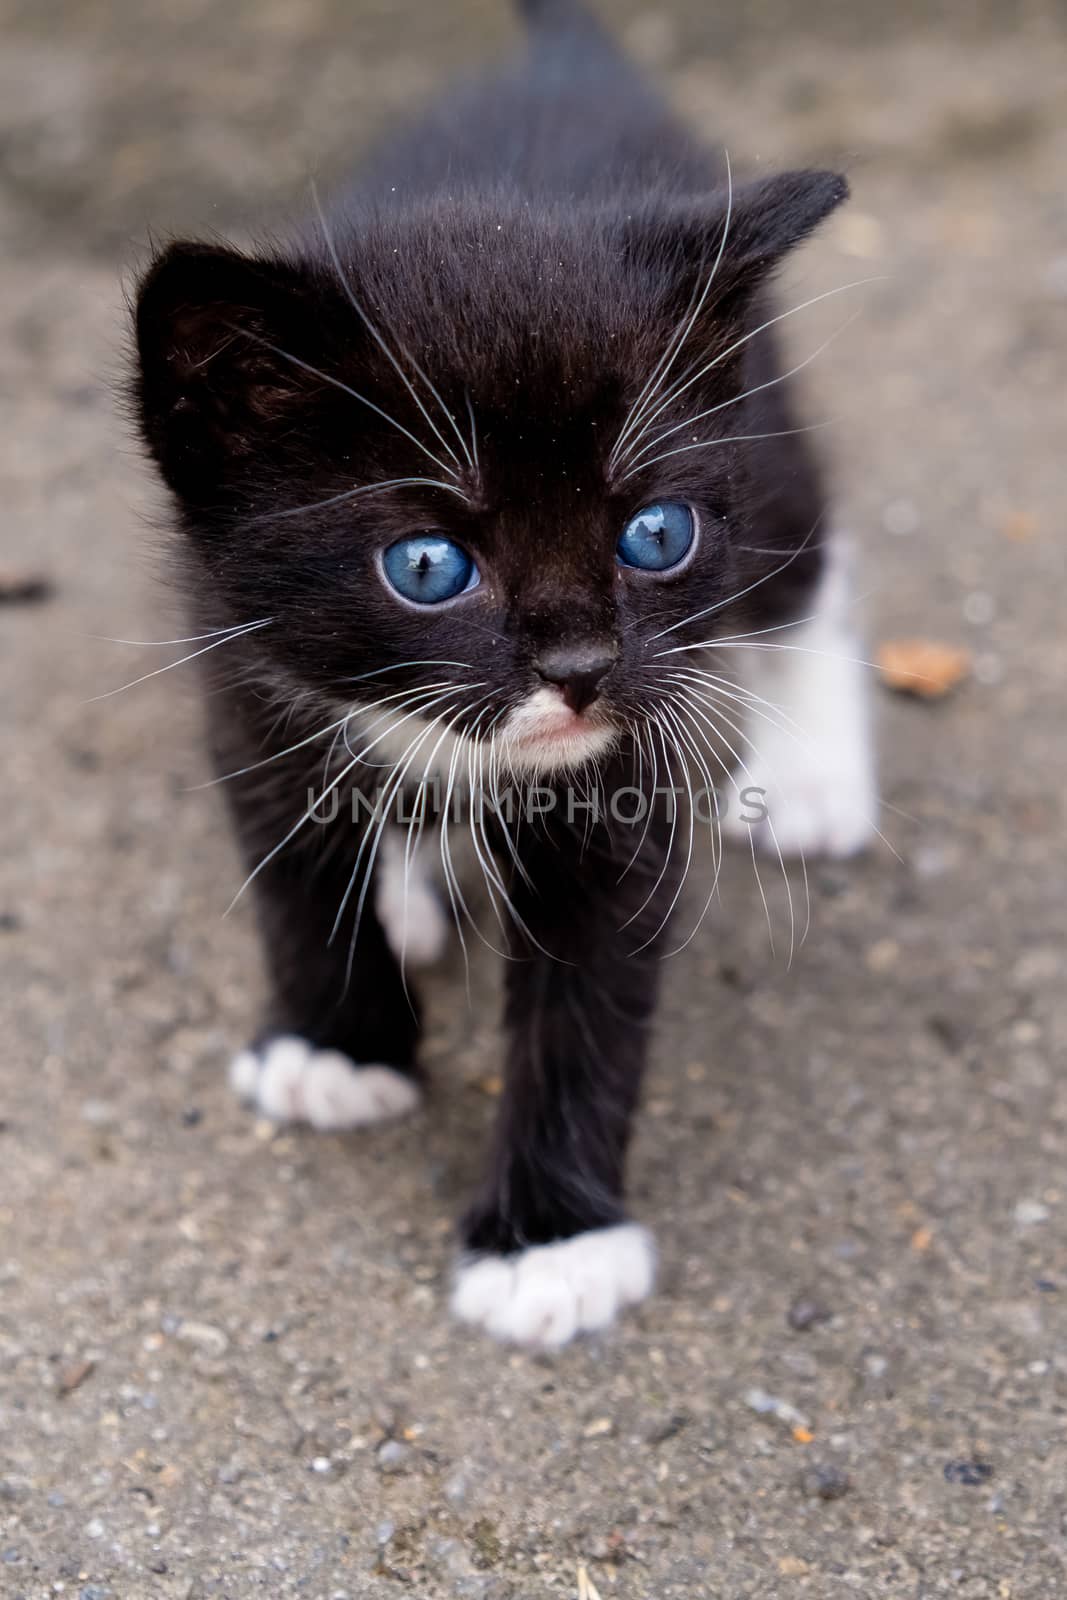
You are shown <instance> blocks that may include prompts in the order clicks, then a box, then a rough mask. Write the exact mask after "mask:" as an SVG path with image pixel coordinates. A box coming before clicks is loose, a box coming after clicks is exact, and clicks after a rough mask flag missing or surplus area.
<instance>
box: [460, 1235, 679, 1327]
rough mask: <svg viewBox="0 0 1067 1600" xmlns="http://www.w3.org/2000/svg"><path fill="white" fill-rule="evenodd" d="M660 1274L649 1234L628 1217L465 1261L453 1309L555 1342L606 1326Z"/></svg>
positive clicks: (463, 1316)
mask: <svg viewBox="0 0 1067 1600" xmlns="http://www.w3.org/2000/svg"><path fill="white" fill-rule="evenodd" d="M654 1277H655V1249H654V1247H653V1243H652V1236H651V1234H650V1233H649V1232H648V1230H647V1229H646V1228H642V1227H639V1226H638V1224H637V1223H635V1222H626V1223H622V1224H621V1225H620V1226H618V1227H615V1228H594V1229H592V1230H591V1231H590V1232H588V1233H579V1234H576V1235H575V1236H574V1238H573V1239H561V1240H559V1241H558V1242H557V1243H555V1244H541V1245H533V1246H531V1248H530V1249H529V1250H523V1251H522V1252H521V1253H520V1254H519V1255H514V1256H481V1257H479V1258H477V1259H475V1260H472V1261H469V1262H466V1263H465V1264H464V1265H462V1266H461V1267H460V1269H459V1272H458V1273H457V1275H456V1285H455V1289H454V1291H453V1294H452V1311H453V1315H455V1316H457V1317H458V1318H459V1319H460V1321H461V1322H473V1323H476V1324H477V1325H478V1326H479V1327H482V1328H484V1329H485V1330H486V1332H488V1333H491V1334H492V1335H493V1336H494V1338H497V1339H505V1340H509V1341H511V1342H512V1343H515V1344H524V1345H530V1346H533V1347H534V1348H541V1349H553V1350H554V1349H558V1347H559V1346H560V1345H562V1344H566V1342H567V1340H568V1339H572V1338H573V1337H574V1335H575V1334H577V1333H592V1332H594V1331H595V1330H597V1329H599V1328H606V1327H607V1326H608V1325H609V1324H610V1323H611V1322H613V1321H614V1320H615V1316H616V1314H617V1313H618V1312H619V1311H621V1310H622V1308H623V1307H624V1306H629V1305H635V1304H636V1303H637V1301H638V1300H643V1299H644V1298H645V1296H646V1295H647V1294H648V1293H649V1292H650V1291H651V1288H652V1282H653V1279H654Z"/></svg>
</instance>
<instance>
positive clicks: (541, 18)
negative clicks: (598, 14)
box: [518, 0, 593, 28]
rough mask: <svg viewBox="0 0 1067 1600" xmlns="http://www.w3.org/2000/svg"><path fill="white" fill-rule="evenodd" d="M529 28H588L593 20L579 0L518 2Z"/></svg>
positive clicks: (519, 0) (523, 0) (521, 0)
mask: <svg viewBox="0 0 1067 1600" xmlns="http://www.w3.org/2000/svg"><path fill="white" fill-rule="evenodd" d="M518 6H519V11H520V13H521V15H522V16H523V17H525V19H526V21H527V22H528V23H529V25H530V27H531V28H575V27H579V28H588V27H589V26H590V25H591V24H592V22H593V19H592V17H591V16H590V14H589V12H588V11H587V10H586V8H585V6H584V5H582V4H581V0H518Z"/></svg>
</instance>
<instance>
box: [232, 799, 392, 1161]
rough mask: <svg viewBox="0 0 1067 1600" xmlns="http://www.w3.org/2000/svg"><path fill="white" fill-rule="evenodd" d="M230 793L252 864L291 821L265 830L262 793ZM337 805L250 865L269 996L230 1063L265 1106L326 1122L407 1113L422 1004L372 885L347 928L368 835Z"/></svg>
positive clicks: (250, 1098) (247, 1096) (236, 1082)
mask: <svg viewBox="0 0 1067 1600" xmlns="http://www.w3.org/2000/svg"><path fill="white" fill-rule="evenodd" d="M294 792H298V791H295V790H294ZM230 799H231V802H232V804H233V810H234V816H235V821H236V824H237V831H238V835H239V837H240V839H241V843H242V845H243V847H244V853H245V857H246V860H247V862H248V869H249V871H250V872H251V871H252V870H253V869H254V868H256V866H257V864H258V863H259V862H260V861H262V860H263V858H264V857H265V856H266V854H267V851H268V849H269V848H270V845H269V843H268V842H267V841H268V840H269V839H270V838H271V837H273V838H274V839H275V840H277V839H280V838H282V837H284V835H285V833H286V832H287V831H288V829H289V828H291V827H292V821H293V819H292V817H291V816H288V815H287V814H286V815H278V816H276V817H274V818H273V819H272V820H271V823H270V828H269V829H268V828H267V827H265V825H264V812H265V807H264V803H263V797H262V795H258V796H257V794H256V793H255V791H254V790H252V791H250V793H249V794H248V795H247V796H246V795H244V794H243V793H242V792H241V790H240V789H236V790H235V792H234V793H233V794H231V796H230ZM342 811H343V808H339V814H338V816H337V817H336V818H335V819H334V820H333V821H332V822H331V823H329V824H321V823H316V822H314V821H310V820H309V821H308V822H307V823H306V825H305V829H304V830H303V832H302V834H301V835H300V836H298V837H297V838H296V839H294V841H293V845H292V846H291V847H288V848H286V849H284V850H281V851H279V852H278V854H277V855H276V856H273V857H272V858H271V859H269V860H267V861H266V863H265V865H264V866H263V867H262V869H261V870H260V871H258V872H257V874H256V877H255V880H254V883H253V889H254V891H255V894H256V897H257V903H258V910H259V921H260V928H261V932H262V936H263V943H264V947H265V954H266V958H267V968H268V974H269V978H270V984H271V995H270V1000H269V1003H268V1010H267V1016H266V1019H265V1023H264V1026H263V1029H262V1030H261V1032H260V1034H259V1036H258V1038H257V1040H256V1042H255V1043H254V1044H253V1045H252V1046H251V1047H250V1048H248V1049H246V1050H242V1051H241V1052H240V1054H239V1055H238V1056H236V1057H235V1059H234V1061H233V1063H232V1065H231V1068H230V1081H231V1083H232V1085H233V1087H234V1089H235V1090H236V1092H237V1093H238V1094H239V1095H240V1097H241V1099H242V1100H244V1101H246V1102H247V1103H248V1104H249V1105H251V1106H254V1107H255V1109H256V1110H258V1111H259V1112H260V1113H261V1114H262V1115H264V1116H266V1117H269V1118H271V1119H272V1120H274V1121H278V1122H307V1123H310V1124H311V1125H312V1126H313V1127H315V1128H318V1129H320V1130H323V1131H327V1130H336V1129H343V1128H355V1127H361V1126H365V1125H367V1124H369V1123H374V1122H382V1121H385V1120H387V1119H389V1118H393V1117H398V1116H402V1115H404V1114H405V1113H407V1112H409V1111H411V1110H413V1109H414V1108H415V1106H416V1105H417V1104H418V1102H419V1098H420V1094H419V1087H418V1078H417V1070H416V1065H415V1044H416V1039H417V1034H418V1014H417V1010H416V1007H415V1002H414V999H413V997H412V995H411V993H410V987H407V988H406V987H405V984H404V980H403V977H402V974H401V970H400V966H399V964H398V962H397V959H396V956H395V955H394V953H393V951H392V949H391V948H390V946H389V942H388V940H387V937H386V934H385V932H384V930H383V928H382V925H381V923H380V921H379V919H378V916H377V913H376V911H375V907H374V897H373V895H372V894H370V893H368V894H367V896H366V898H365V901H364V904H363V906H362V909H361V913H360V916H359V924H358V927H357V928H355V929H354V930H353V924H354V913H355V908H356V906H357V904H358V901H359V898H360V890H361V887H362V881H363V880H362V877H361V876H357V877H356V878H355V880H354V881H352V882H351V886H350V879H351V877H352V873H353V870H354V867H355V861H356V853H357V851H358V849H359V843H360V840H361V838H362V837H363V835H362V832H361V829H360V828H359V827H357V826H355V825H353V823H352V821H351V818H350V817H347V818H346V817H345V816H344V815H342V814H341V812H342ZM363 826H364V827H365V826H367V824H366V822H365V821H364V823H363ZM271 830H273V833H272V832H271ZM327 832H328V833H329V836H328V837H327V836H326V835H327ZM346 891H347V902H346V904H347V913H346V916H345V917H343V918H342V921H341V925H340V927H339V928H338V930H337V933H336V935H335V934H334V932H333V923H334V919H335V917H336V916H337V912H338V908H339V907H340V905H341V903H342V900H343V899H344V898H345V896H346Z"/></svg>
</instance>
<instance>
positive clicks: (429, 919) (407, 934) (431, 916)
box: [374, 827, 449, 967]
mask: <svg viewBox="0 0 1067 1600" xmlns="http://www.w3.org/2000/svg"><path fill="white" fill-rule="evenodd" d="M406 842H407V837H406V835H405V834H403V833H401V831H400V830H399V829H398V828H393V827H387V828H386V829H385V832H384V833H383V835H382V842H381V847H380V849H379V852H378V876H377V881H376V883H375V901H374V903H375V908H376V910H377V912H378V920H379V921H380V923H381V925H382V927H383V928H384V929H385V936H386V938H387V939H388V940H389V948H390V949H391V950H392V952H393V954H394V955H395V956H396V958H397V960H398V961H400V962H402V963H403V964H404V966H406V967H427V966H430V965H431V964H432V963H433V962H435V961H439V960H440V958H441V956H442V955H443V954H444V950H445V946H446V944H447V943H448V928H449V923H448V917H447V916H446V915H445V909H444V906H443V905H442V904H441V898H440V896H439V894H438V893H437V889H436V887H435V885H434V881H433V878H432V877H431V875H430V872H429V871H428V869H427V864H426V859H425V855H424V854H423V853H421V852H420V851H419V850H418V849H416V850H414V851H413V852H412V854H411V855H410V857H407V858H405V849H406Z"/></svg>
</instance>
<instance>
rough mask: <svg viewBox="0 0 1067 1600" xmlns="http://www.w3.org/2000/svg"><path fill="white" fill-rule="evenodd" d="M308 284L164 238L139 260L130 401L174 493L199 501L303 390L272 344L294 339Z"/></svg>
mask: <svg viewBox="0 0 1067 1600" xmlns="http://www.w3.org/2000/svg"><path fill="white" fill-rule="evenodd" d="M309 293H310V285H309V284H308V281H307V279H306V278H305V276H304V275H303V274H301V273H300V272H299V271H298V270H297V269H296V268H294V267H291V266H289V265H288V264H286V263H284V262H281V261H271V260H257V259H252V258H249V257H246V256H242V255H240V254H238V253H237V252H236V251H234V250H227V249H221V248H215V247H212V246H209V245H201V244H173V245H171V246H170V247H169V248H168V249H167V250H165V251H164V252H163V254H162V255H161V256H159V257H158V259H157V260H156V261H155V262H154V264H153V265H152V267H151V268H150V269H149V271H148V273H147V274H146V276H145V278H144V280H143V281H142V283H141V286H140V291H139V293H138V296H137V305H136V312H135V319H136V334H137V355H138V363H139V372H138V381H137V386H136V398H137V403H138V406H139V410H140V422H141V428H142V431H143V433H144V437H145V440H146V441H147V443H148V445H149V448H150V449H151V451H152V453H153V455H154V456H155V457H156V459H157V461H158V462H159V465H160V467H161V469H162V472H163V475H164V477H165V478H166V480H167V482H168V483H169V484H170V485H171V487H172V488H173V489H175V490H176V491H177V492H178V493H179V494H181V495H183V496H185V497H186V498H188V499H191V500H198V501H201V502H204V501H207V500H210V499H211V498H212V497H213V496H214V495H216V494H217V493H218V491H219V488H220V486H221V485H222V483H223V482H224V480H225V477H226V470H227V467H228V466H229V465H230V464H231V463H232V462H234V461H235V460H236V459H238V458H243V457H247V456H248V455H249V454H251V453H252V451H253V450H255V449H262V448H263V446H264V445H265V444H268V445H269V443H270V440H271V439H272V438H273V437H276V436H277V435H278V433H279V431H280V430H281V429H283V428H284V427H285V425H286V422H287V419H288V418H289V417H290V416H291V414H292V412H293V409H294V406H295V405H296V404H297V403H298V402H299V400H300V398H301V397H302V396H303V395H306V394H307V393H308V390H309V386H310V384H311V383H312V382H313V381H314V380H313V378H312V377H311V375H309V374H308V372H307V371H306V369H305V368H302V367H301V366H299V365H298V364H297V363H295V362H294V361H292V360H288V359H286V357H285V356H284V355H282V354H280V352H281V351H282V350H286V349H288V350H290V351H291V352H292V351H293V346H294V343H295V344H297V345H298V346H299V345H301V344H302V342H306V334H305V339H304V341H302V340H301V336H300V330H301V327H302V326H305V325H306V324H307V322H308V320H309V318H308V315H307V313H308V299H309ZM305 359H306V353H305ZM312 359H313V358H312Z"/></svg>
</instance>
